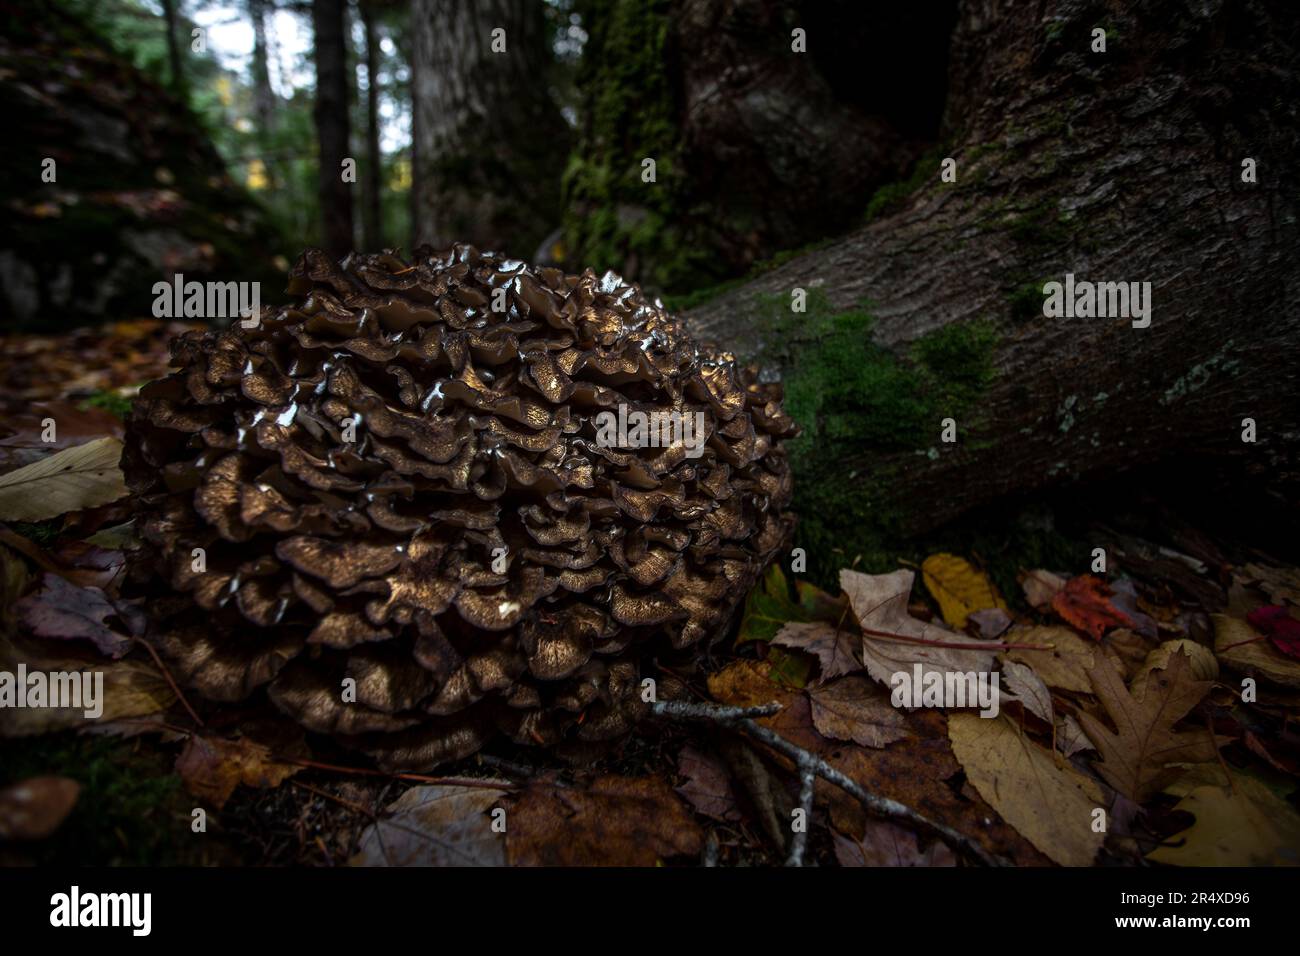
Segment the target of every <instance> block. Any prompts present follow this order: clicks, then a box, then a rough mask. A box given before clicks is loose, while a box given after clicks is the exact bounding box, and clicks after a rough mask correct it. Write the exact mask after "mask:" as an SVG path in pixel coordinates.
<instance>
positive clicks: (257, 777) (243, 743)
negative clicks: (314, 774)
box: [176, 734, 302, 810]
mask: <svg viewBox="0 0 1300 956" xmlns="http://www.w3.org/2000/svg"><path fill="white" fill-rule="evenodd" d="M301 769H302V768H301V767H299V766H297V765H296V764H288V763H281V762H280V761H278V760H276V759H275V758H274V757H273V756H272V754H271V751H270V748H268V747H264V746H262V745H261V744H258V743H254V742H253V741H251V740H245V739H241V740H221V739H220V738H217V737H200V736H198V735H197V734H195V735H192V736H191V737H190V738H189V739H187V740H186V741H185V749H184V750H182V751H181V755H180V756H179V757H177V758H176V772H177V773H179V774H180V775H181V780H182V781H184V783H185V787H186V789H188V790H189V791H190V793H192V794H194V796H196V797H198V798H199V799H201V800H207V801H208V802H209V803H211V804H212V805H213V806H214V807H216V808H217V809H218V810H220V809H221V808H222V807H224V806H225V805H226V801H227V800H229V799H230V795H231V794H232V793H234V792H235V787H237V786H239V785H240V784H241V783H242V784H244V785H245V786H249V787H262V788H270V789H274V788H275V787H278V786H279V785H280V784H282V783H284V781H285V780H287V779H288V778H289V777H291V776H293V775H294V774H295V773H297V772H298V771H299V770H301Z"/></svg>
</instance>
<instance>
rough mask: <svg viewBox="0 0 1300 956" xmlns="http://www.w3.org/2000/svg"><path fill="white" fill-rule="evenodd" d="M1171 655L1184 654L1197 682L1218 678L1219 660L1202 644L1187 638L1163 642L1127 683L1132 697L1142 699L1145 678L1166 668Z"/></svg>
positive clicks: (1148, 655) (1144, 689) (1144, 690)
mask: <svg viewBox="0 0 1300 956" xmlns="http://www.w3.org/2000/svg"><path fill="white" fill-rule="evenodd" d="M1171 654H1186V655H1187V656H1188V658H1190V662H1191V665H1192V676H1193V677H1195V678H1196V679H1197V680H1209V681H1212V680H1215V679H1217V678H1218V676H1219V660H1218V658H1216V657H1215V656H1214V652H1213V651H1211V650H1210V649H1209V648H1208V647H1206V646H1205V645H1204V644H1198V643H1196V641H1193V640H1190V639H1188V638H1183V639H1182V640H1177V641H1165V642H1164V643H1163V644H1161V645H1160V646H1159V647H1157V648H1155V649H1154V650H1152V651H1151V653H1149V654H1147V656H1146V660H1144V661H1143V662H1142V666H1141V667H1139V668H1138V671H1137V674H1136V675H1135V676H1134V677H1133V679H1132V680H1131V681H1129V685H1128V689H1129V690H1131V691H1132V692H1133V696H1134V697H1136V698H1138V699H1139V700H1141V699H1142V695H1143V694H1144V693H1145V692H1146V686H1147V677H1148V676H1149V675H1150V674H1151V672H1152V671H1155V670H1163V669H1164V668H1166V667H1168V666H1169V656H1170V655H1171Z"/></svg>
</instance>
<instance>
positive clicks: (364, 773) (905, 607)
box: [0, 322, 1300, 866]
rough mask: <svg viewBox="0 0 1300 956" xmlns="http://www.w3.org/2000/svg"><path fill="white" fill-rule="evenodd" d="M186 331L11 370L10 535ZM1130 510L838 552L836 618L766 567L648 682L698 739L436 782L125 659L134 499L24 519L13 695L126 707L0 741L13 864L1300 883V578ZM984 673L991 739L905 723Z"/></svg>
mask: <svg viewBox="0 0 1300 956" xmlns="http://www.w3.org/2000/svg"><path fill="white" fill-rule="evenodd" d="M168 331H174V329H171V328H164V327H163V326H162V324H161V323H157V322H134V323H119V324H117V325H113V326H109V327H106V328H105V329H101V330H97V331H83V332H74V333H71V334H68V335H62V336H17V337H11V338H9V339H6V340H4V341H3V343H2V344H3V348H0V356H2V357H0V422H3V425H2V426H0V516H2V515H3V513H4V512H3V509H4V502H5V500H6V499H5V496H4V492H3V487H4V484H5V480H6V476H7V475H10V474H12V473H14V472H16V471H17V470H18V469H21V468H24V467H30V466H32V465H35V464H39V463H40V462H42V461H48V460H49V459H50V458H52V457H53V456H54V455H58V454H62V453H66V452H68V451H69V450H71V449H76V448H79V447H82V446H84V445H87V444H89V443H91V442H94V441H100V440H103V439H120V438H121V435H122V421H121V416H122V415H123V414H124V412H125V409H126V408H127V406H128V404H129V397H130V394H131V393H132V391H133V390H134V388H135V387H136V386H138V385H139V384H140V383H141V382H143V381H147V380H149V379H151V378H154V377H157V376H158V375H161V374H163V373H165V371H166V369H167V354H166V349H165V346H164V345H163V344H162V343H165V341H166V339H167V335H166V334H165V333H166V332H168ZM51 418H53V419H54V420H55V421H57V423H58V433H57V440H56V441H54V442H50V441H43V440H42V437H43V430H44V428H45V423H46V422H47V420H49V419H51ZM1124 488H1125V494H1123V495H1120V496H1118V498H1117V497H1113V496H1112V497H1107V498H1105V499H1104V501H1102V502H1101V503H1099V499H1096V498H1092V499H1088V500H1086V501H1085V500H1084V499H1082V498H1078V497H1076V498H1075V499H1073V500H1070V501H1062V500H1059V499H1058V500H1057V501H1055V502H1050V503H1042V504H1040V505H1037V506H1035V507H1034V508H1031V509H1023V510H1022V511H1021V512H1019V513H1017V514H1015V515H1010V514H1008V515H1006V516H998V517H996V518H994V519H991V520H988V521H985V522H984V524H983V525H981V526H980V528H979V531H978V533H977V534H972V533H968V532H962V533H961V534H954V535H952V536H951V537H950V538H949V539H948V542H949V547H948V548H947V549H944V550H939V549H938V547H939V546H938V545H932V543H931V542H930V541H929V540H927V542H926V544H925V547H924V548H922V550H921V551H920V552H916V551H906V550H900V552H899V553H898V554H897V556H896V558H897V560H896V563H895V566H894V567H891V568H871V569H868V570H871V571H875V572H878V573H866V571H865V570H859V569H857V568H855V567H854V565H855V562H854V561H853V559H852V556H848V555H846V556H844V558H845V560H844V563H845V564H846V565H847V568H846V570H845V571H844V572H842V573H841V574H840V576H839V579H838V581H823V582H821V583H822V584H823V585H824V587H818V586H816V585H814V584H812V583H809V582H807V581H806V580H803V579H802V578H800V577H799V576H798V575H795V574H790V575H789V576H788V577H787V574H786V573H785V572H787V571H789V570H790V569H789V567H788V566H787V567H786V568H784V569H782V568H779V567H777V568H773V569H770V570H769V572H768V574H767V576H766V577H765V579H764V581H763V582H762V583H761V584H760V586H759V587H758V588H756V589H755V591H754V592H753V593H752V594H750V595H749V597H748V598H747V600H746V602H745V605H744V608H743V610H742V611H741V613H740V614H739V615H738V617H737V621H736V624H735V626H734V627H733V629H732V632H731V633H729V634H727V635H725V636H724V637H723V638H722V639H721V640H719V641H718V642H717V643H716V644H715V645H714V646H713V647H712V649H711V650H710V651H709V653H708V654H706V655H705V656H703V657H702V658H699V659H696V660H694V661H692V662H691V663H690V664H689V665H684V666H680V665H677V664H674V663H671V662H668V661H656V662H652V663H651V665H650V668H651V669H650V670H649V671H648V672H650V673H653V674H655V675H656V677H657V690H658V695H659V698H660V700H661V701H678V702H685V703H686V704H689V705H692V706H690V707H686V708H679V709H684V710H685V711H686V713H678V712H675V711H673V710H672V708H671V707H668V706H665V707H664V708H663V710H662V711H661V712H659V713H657V714H656V715H654V716H652V717H650V718H647V719H646V720H645V721H644V722H643V723H642V725H641V726H640V727H639V728H638V730H637V731H636V732H635V733H634V734H632V735H630V736H629V737H627V738H625V739H623V740H622V741H619V742H618V743H617V744H615V745H613V746H611V747H610V748H608V749H606V750H604V751H602V752H590V751H587V752H581V753H577V752H569V753H563V754H561V753H552V752H545V751H541V750H537V749H532V748H523V747H517V746H514V745H508V744H496V745H492V746H490V747H489V748H487V749H486V750H485V751H484V752H483V753H482V754H480V755H478V756H476V757H473V758H469V759H467V760H464V761H461V762H458V763H456V764H452V765H448V766H444V767H441V768H439V769H438V770H437V771H436V772H435V773H430V774H393V773H384V772H381V771H378V770H376V769H374V767H373V766H371V765H369V764H367V763H366V762H365V761H364V760H363V759H362V758H360V757H358V755H356V754H355V753H353V752H350V751H348V750H346V749H344V748H343V747H341V746H340V745H338V744H337V743H335V742H333V741H331V740H328V739H325V738H321V737H318V736H315V735H310V736H309V735H306V734H304V732H303V731H302V730H301V729H299V728H298V727H297V725H296V724H294V723H292V722H291V721H289V720H288V719H287V718H284V717H282V716H280V715H279V714H278V713H277V712H276V711H274V709H273V708H271V707H270V705H269V704H266V703H254V704H248V705H240V706H238V707H216V706H213V705H208V704H204V703H203V702H201V701H199V700H196V699H194V698H193V695H187V694H186V693H185V691H184V689H183V688H180V687H177V686H175V685H174V682H173V680H172V678H171V675H170V674H168V673H167V672H166V671H165V669H164V668H162V667H161V661H160V660H159V659H157V658H156V657H155V656H154V655H153V654H152V652H151V651H150V649H149V647H148V646H147V645H146V644H145V643H144V642H143V641H140V640H136V639H133V638H131V637H129V636H127V633H128V632H130V631H131V626H130V625H131V622H130V621H129V620H128V618H129V617H130V616H131V614H130V610H129V608H128V607H126V606H125V605H124V604H123V603H122V602H120V601H119V593H118V586H119V583H120V581H121V579H122V577H123V574H122V572H123V569H124V567H125V563H126V552H127V551H128V550H129V548H130V547H131V544H132V529H131V526H130V520H129V519H130V508H129V504H128V502H127V501H126V500H125V499H119V500H113V501H110V502H108V503H106V504H100V505H95V506H89V507H69V508H68V509H67V511H66V513H64V514H62V515H60V516H58V517H56V518H52V519H48V520H41V521H34V522H26V523H24V522H22V521H17V520H12V519H11V518H10V519H7V520H5V523H3V524H0V572H2V573H0V672H4V671H10V672H13V671H15V670H16V667H17V665H18V664H19V663H24V664H27V665H28V666H29V667H31V668H33V669H35V668H40V669H43V670H51V671H53V670H70V671H81V670H90V669H93V670H96V671H102V672H103V673H104V674H105V681H106V685H107V687H108V698H107V709H106V711H105V713H104V715H103V716H102V718H101V719H99V720H97V721H88V720H86V719H85V718H84V717H83V716H82V715H81V713H80V712H78V711H74V710H59V709H49V708H46V709H27V710H6V711H4V712H3V714H0V716H3V717H4V720H2V721H0V864H24V863H54V862H61V863H70V864H228V865H240V864H244V865H277V864H297V865H313V866H334V865H343V864H349V863H351V864H363V865H374V864H392V863H411V862H420V863H451V864H466V863H487V864H502V863H508V864H530V863H545V864H572V865H584V864H614V865H656V864H660V863H666V864H672V865H679V864H685V865H693V864H699V863H706V864H717V865H724V866H731V865H779V864H781V863H783V862H786V861H788V860H791V859H792V858H793V859H798V860H801V861H802V862H803V863H804V864H806V865H844V866H858V865H958V864H967V863H972V862H989V861H990V860H993V861H997V862H1011V863H1015V864H1021V865H1050V864H1052V863H1056V864H1060V865H1077V866H1083V865H1134V864H1143V863H1145V862H1153V863H1158V864H1165V865H1205V864H1297V863H1300V813H1298V812H1297V802H1296V797H1297V778H1298V777H1300V733H1298V730H1300V722H1298V721H1297V716H1298V715H1300V620H1297V615H1300V571H1298V570H1297V569H1296V568H1295V567H1293V566H1292V565H1291V564H1290V563H1288V561H1287V560H1285V559H1284V558H1282V557H1279V556H1278V554H1277V550H1276V549H1275V548H1273V540H1272V538H1271V537H1270V536H1268V535H1263V534H1262V533H1261V532H1259V531H1258V530H1257V527H1256V526H1251V527H1246V528H1241V529H1236V530H1234V528H1233V527H1232V526H1231V525H1230V524H1229V525H1227V526H1225V524H1224V522H1222V521H1218V520H1211V519H1210V517H1209V516H1208V514H1207V512H1206V511H1204V510H1203V509H1200V510H1198V508H1197V507H1196V506H1192V505H1188V504H1186V503H1184V502H1181V501H1178V500H1177V499H1176V498H1175V497H1174V496H1172V494H1170V493H1169V489H1162V488H1159V487H1150V488H1149V489H1148V490H1146V491H1142V490H1140V486H1135V485H1133V484H1131V483H1130V484H1128V485H1125V486H1124ZM1116 501H1121V502H1122V503H1120V504H1116V503H1115V502H1116ZM1000 521H1001V522H1005V527H1002V526H1000V525H999V524H998V522H1000ZM935 540H936V541H941V540H943V539H942V538H937V539H935ZM1026 541H1031V542H1033V544H1032V546H1031V545H1027V544H1025V542H1026ZM1261 541H1265V542H1266V545H1261V543H1260V542H1261ZM1044 542H1050V545H1051V546H1050V547H1049V546H1047V545H1045V544H1044ZM1098 549H1099V551H1100V554H1099V551H1098ZM1061 555H1068V556H1070V557H1069V558H1068V559H1066V558H1060V557H1058V556H1061ZM1103 563H1104V566H1103ZM918 669H919V671H918ZM980 671H982V672H990V673H991V672H994V671H996V673H997V674H998V675H999V677H1000V681H1001V684H1000V707H999V708H998V713H997V715H996V716H991V717H989V719H982V718H981V717H980V716H979V708H974V709H972V708H970V707H967V708H959V707H954V706H942V705H943V704H945V703H951V701H950V700H949V701H945V700H943V699H939V698H936V699H933V700H932V699H929V698H925V697H920V698H918V699H917V700H916V701H912V702H913V703H920V704H922V706H919V707H915V708H908V707H900V706H895V703H896V701H892V700H891V693H893V689H894V688H895V686H896V685H897V684H898V682H897V681H896V680H895V679H894V675H895V674H899V673H904V674H917V673H918V672H919V673H920V674H921V675H922V676H923V679H922V680H921V684H922V685H925V684H926V683H927V681H928V679H926V678H924V675H925V674H928V673H935V672H937V673H939V674H940V676H941V677H942V676H943V675H945V674H956V673H965V672H971V673H974V672H980ZM940 683H942V681H940ZM918 692H919V691H918ZM0 699H2V698H0ZM768 704H775V705H779V706H778V708H775V709H772V708H769V709H768V711H763V712H761V713H760V712H750V713H749V716H748V717H745V716H736V715H735V714H733V713H730V712H729V711H727V710H726V708H728V707H732V708H754V707H762V706H764V705H768ZM936 705H937V706H936ZM769 711H770V712H769ZM837 775H838V776H837ZM814 781H815V782H814ZM881 797H884V798H889V799H890V800H893V801H897V802H898V803H899V804H902V805H904V807H905V808H907V810H898V809H897V808H893V807H891V806H885V805H882V804H881V803H880V802H879V798H881ZM810 798H811V799H810ZM864 803H865V804H866V805H868V806H867V807H866V809H864ZM33 807H35V808H36V809H33ZM502 811H504V812H502ZM502 823H504V826H502ZM503 830H504V832H502V831H503Z"/></svg>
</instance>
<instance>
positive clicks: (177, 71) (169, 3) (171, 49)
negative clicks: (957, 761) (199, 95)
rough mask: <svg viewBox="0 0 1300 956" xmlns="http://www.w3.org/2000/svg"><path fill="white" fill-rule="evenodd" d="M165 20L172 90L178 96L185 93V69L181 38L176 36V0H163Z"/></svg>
mask: <svg viewBox="0 0 1300 956" xmlns="http://www.w3.org/2000/svg"><path fill="white" fill-rule="evenodd" d="M162 8H163V22H164V23H166V25H167V62H168V64H169V65H170V67H171V81H172V82H171V87H172V92H173V93H175V94H176V95H177V96H181V97H183V96H184V95H185V71H184V69H183V62H182V60H181V45H180V40H179V39H178V38H177V36H176V30H177V27H178V25H179V24H178V23H177V16H176V0H162Z"/></svg>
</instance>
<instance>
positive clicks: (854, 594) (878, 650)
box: [840, 569, 993, 687]
mask: <svg viewBox="0 0 1300 956" xmlns="http://www.w3.org/2000/svg"><path fill="white" fill-rule="evenodd" d="M840 586H841V587H842V588H843V589H844V592H845V593H846V594H847V595H848V596H849V603H850V605H851V606H852V608H853V614H854V616H855V617H856V618H857V620H858V623H859V624H860V625H861V626H862V627H863V629H864V630H871V631H878V632H881V633H887V634H891V635H898V636H900V637H906V638H921V639H923V640H929V641H941V642H944V643H949V644H978V642H977V641H975V639H974V638H971V637H969V636H967V635H965V634H959V633H957V632H956V631H950V630H948V629H947V628H946V627H940V626H938V625H936V624H926V623H925V622H923V621H919V620H917V619H916V618H914V617H912V616H911V615H910V614H908V612H907V598H908V595H909V594H911V593H912V572H911V571H906V570H900V571H894V572H893V573H892V574H861V573H859V572H857V571H850V570H848V569H845V570H842V571H841V572H840ZM862 660H863V663H864V664H865V665H866V668H867V673H868V674H870V675H871V676H872V677H873V678H874V679H875V680H877V681H879V682H880V683H882V684H884V685H885V686H886V687H889V686H890V678H891V677H892V675H894V674H896V673H898V672H900V671H902V672H906V673H908V674H911V673H912V671H913V667H914V665H916V664H920V665H921V673H922V675H923V676H924V675H926V674H930V673H937V674H939V675H944V674H948V673H966V672H970V671H975V672H979V671H988V670H990V669H991V668H992V666H993V654H992V652H990V651H986V650H978V649H972V650H964V649H961V648H952V647H935V646H934V645H925V644H916V643H910V642H905V641H896V640H890V639H889V638H886V637H880V636H878V635H875V634H864V635H863V638H862Z"/></svg>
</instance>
